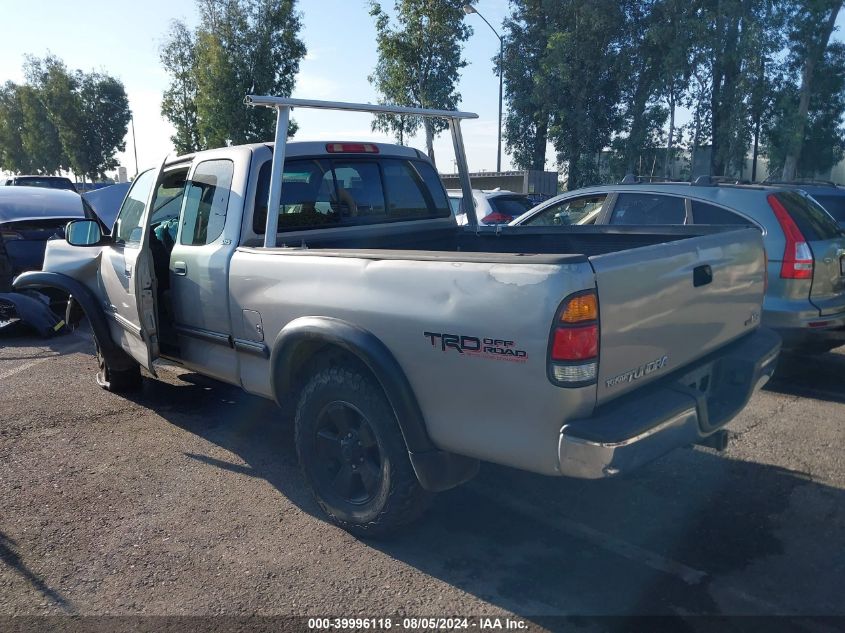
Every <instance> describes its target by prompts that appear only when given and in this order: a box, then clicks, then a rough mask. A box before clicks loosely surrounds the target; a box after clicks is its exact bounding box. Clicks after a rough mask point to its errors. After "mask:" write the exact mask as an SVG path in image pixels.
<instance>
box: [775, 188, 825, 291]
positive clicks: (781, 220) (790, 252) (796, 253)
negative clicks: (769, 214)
mask: <svg viewBox="0 0 845 633" xmlns="http://www.w3.org/2000/svg"><path fill="white" fill-rule="evenodd" d="M766 199H767V200H768V201H769V206H770V207H771V208H772V211H774V213H775V217H776V218H777V220H778V224H780V228H781V229H782V230H783V235H784V238H785V239H786V246H785V247H784V249H783V263H781V266H780V276H781V278H782V279H811V278H812V277H813V252H812V251H811V250H810V245H809V244H807V240H806V239H804V234H803V233H801V229H799V228H798V225H797V224H795V220H793V219H792V216H791V215H789V211H787V210H786V207H784V206H783V203H781V201H780V200H778V197H777V195H776V194H773V193H770V194H769V195H768V196H767V198H766Z"/></svg>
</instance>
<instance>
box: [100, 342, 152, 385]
mask: <svg viewBox="0 0 845 633" xmlns="http://www.w3.org/2000/svg"><path fill="white" fill-rule="evenodd" d="M97 384H98V385H100V387H102V388H103V389H105V390H106V391H110V392H111V393H126V392H129V391H137V390H138V389H140V388H141V384H142V383H141V367H140V365H138V364H137V363H135V364H134V365H132V367H130V368H129V369H114V368H112V367H109V365H108V363H106V359H105V357H104V356H103V353H102V352H101V351H100V346H99V345H97Z"/></svg>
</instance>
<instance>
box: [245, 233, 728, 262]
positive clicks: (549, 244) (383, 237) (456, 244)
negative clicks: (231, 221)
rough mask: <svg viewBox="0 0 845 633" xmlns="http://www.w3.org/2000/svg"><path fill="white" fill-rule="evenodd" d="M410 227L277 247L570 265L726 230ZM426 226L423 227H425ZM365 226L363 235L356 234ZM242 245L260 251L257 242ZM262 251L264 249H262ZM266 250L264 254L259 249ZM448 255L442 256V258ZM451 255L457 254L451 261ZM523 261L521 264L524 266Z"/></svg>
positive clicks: (322, 236)
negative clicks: (388, 252)
mask: <svg viewBox="0 0 845 633" xmlns="http://www.w3.org/2000/svg"><path fill="white" fill-rule="evenodd" d="M414 224H416V223H401V224H397V225H394V226H391V225H381V226H373V227H355V229H350V230H348V231H344V230H343V229H339V230H336V231H331V232H311V234H310V235H307V237H305V236H303V234H301V233H297V234H290V235H280V237H279V244H280V247H279V248H281V249H285V250H286V251H288V252H290V251H291V250H292V249H302V250H305V249H308V250H311V249H320V251H321V252H320V254H321V255H335V256H338V257H343V256H346V257H363V258H371V259H379V258H383V257H385V256H386V253H385V252H384V251H402V252H401V253H400V252H394V253H391V254H390V255H389V256H390V257H391V258H398V259H421V260H436V259H447V260H449V261H485V262H496V263H502V262H511V263H516V262H518V261H526V259H525V258H530V259H529V260H528V261H530V262H531V263H550V264H560V263H575V262H584V261H586V260H587V258H589V257H593V256H597V255H606V254H609V253H616V252H620V251H627V250H631V249H636V248H642V247H646V246H653V245H656V244H663V243H665V242H672V241H678V240H685V239H690V238H693V237H699V236H702V235H709V234H712V233H720V232H723V231H725V230H729V229H728V228H726V227H718V226H642V227H640V226H636V227H634V226H622V227H614V226H566V227H548V226H543V227H522V226H520V227H509V226H505V227H499V229H498V230H497V229H496V228H493V227H484V228H480V229H478V230H475V229H471V228H467V227H454V226H446V227H442V228H441V227H437V228H421V227H420V225H416V226H415V225H414ZM426 224H428V223H426ZM361 228H365V229H366V230H365V231H361V230H360V229H361ZM245 246H246V247H254V248H257V247H260V246H261V244H260V242H259V241H255V242H247V243H246V244H245ZM262 251H264V249H263V248H262ZM265 252H266V251H265ZM447 253H448V255H446V254H447ZM456 253H461V255H460V256H459V257H456V256H455V255H456ZM526 263H527V262H526Z"/></svg>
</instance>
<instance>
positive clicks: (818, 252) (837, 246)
mask: <svg viewBox="0 0 845 633" xmlns="http://www.w3.org/2000/svg"><path fill="white" fill-rule="evenodd" d="M773 195H774V197H776V198H777V200H778V201H779V202H780V203H781V204H782V205H783V208H784V209H786V211H787V212H788V213H789V216H790V217H791V218H792V220H793V221H794V222H795V224H796V225H797V227H798V229H799V230H800V231H801V234H802V235H803V236H804V239H805V240H806V241H807V244H808V245H809V247H810V250H811V251H812V254H813V273H812V283H811V285H810V302H811V303H812V304H813V305H814V306H815V307H816V308H818V311H819V316H826V315H829V314H837V313H839V312H843V311H845V233H843V232H842V229H841V228H840V227H839V225H838V224H837V223H836V221H835V220H834V219H833V217H831V215H830V214H829V213H828V212H827V211H825V210H824V208H822V207H821V206H820V205H819V204H818V203H817V202H816V201H815V200H813V199H812V198H811V197H809V196H808V195H806V194H805V193H803V192H798V191H781V192H779V193H777V194H773ZM770 204H771V202H770Z"/></svg>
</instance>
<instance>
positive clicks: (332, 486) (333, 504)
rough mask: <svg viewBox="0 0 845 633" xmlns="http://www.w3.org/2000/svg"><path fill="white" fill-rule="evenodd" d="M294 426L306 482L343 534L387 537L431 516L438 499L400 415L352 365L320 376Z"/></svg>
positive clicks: (316, 376) (312, 381) (302, 400)
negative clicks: (414, 458) (417, 465)
mask: <svg viewBox="0 0 845 633" xmlns="http://www.w3.org/2000/svg"><path fill="white" fill-rule="evenodd" d="M294 424H295V438H296V451H297V454H298V456H299V463H300V467H301V468H302V472H303V474H304V476H305V480H306V482H307V483H308V486H309V487H310V488H311V491H312V493H313V494H314V497H315V498H316V500H317V503H318V504H319V505H320V507H321V508H322V509H323V511H325V513H326V514H327V515H328V516H329V518H330V519H331V520H332V521H333V522H334V523H336V524H337V525H339V526H340V527H342V528H343V529H345V530H347V531H349V532H351V533H353V534H356V535H358V536H380V535H384V534H386V533H388V532H390V531H393V530H395V529H396V528H398V527H401V526H403V525H406V524H408V523H410V522H411V521H413V520H414V519H416V518H417V517H419V516H420V515H421V514H422V513H423V512H424V511H425V509H426V507H427V505H428V501H429V500H430V498H431V496H432V495H431V494H430V493H428V492H426V491H424V490H423V489H422V488H421V487H420V484H419V481H418V480H417V476H416V474H415V473H414V469H413V467H412V466H411V462H410V460H409V459H408V449H407V447H406V446H405V441H404V439H403V438H402V434H401V432H400V430H399V425H398V423H397V422H396V417H395V416H394V414H393V410H392V409H391V407H390V404H389V403H388V401H387V398H386V397H385V394H384V391H383V390H382V389H381V386H380V385H379V384H378V383H377V382H376V381H375V379H374V378H373V377H372V375H370V374H369V373H367V372H365V371H362V370H361V369H359V368H357V367H354V366H352V365H346V364H344V365H340V366H333V367H328V368H325V369H322V370H320V371H318V372H317V373H315V374H314V375H313V376H312V377H311V379H310V380H309V381H308V383H307V384H306V386H305V388H304V389H303V390H302V393H301V396H300V398H299V405H298V406H297V409H296V417H295V421H294Z"/></svg>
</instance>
